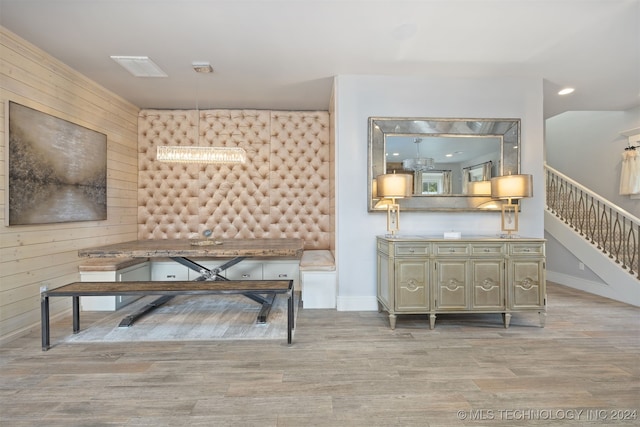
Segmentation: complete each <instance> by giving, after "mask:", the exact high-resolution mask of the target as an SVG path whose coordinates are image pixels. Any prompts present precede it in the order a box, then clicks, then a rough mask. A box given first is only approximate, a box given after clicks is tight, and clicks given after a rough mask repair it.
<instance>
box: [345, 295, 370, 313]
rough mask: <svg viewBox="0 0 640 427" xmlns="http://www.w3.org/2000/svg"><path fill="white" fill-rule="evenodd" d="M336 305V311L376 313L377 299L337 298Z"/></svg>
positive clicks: (366, 297) (367, 297)
mask: <svg viewBox="0 0 640 427" xmlns="http://www.w3.org/2000/svg"><path fill="white" fill-rule="evenodd" d="M337 303H338V305H337V309H338V311H378V298H376V297H375V296H360V297H343V296H339V297H338V301H337Z"/></svg>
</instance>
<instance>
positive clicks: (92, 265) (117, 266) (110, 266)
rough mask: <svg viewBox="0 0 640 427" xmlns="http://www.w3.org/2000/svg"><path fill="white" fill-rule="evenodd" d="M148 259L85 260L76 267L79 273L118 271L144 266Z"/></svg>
mask: <svg viewBox="0 0 640 427" xmlns="http://www.w3.org/2000/svg"><path fill="white" fill-rule="evenodd" d="M148 261H149V258H128V257H124V258H117V257H111V258H86V259H83V260H82V264H80V266H78V270H79V271H80V273H87V272H97V271H118V270H124V269H125V268H127V267H132V266H135V265H140V264H144V263H145V262H148Z"/></svg>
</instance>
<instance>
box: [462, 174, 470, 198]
mask: <svg viewBox="0 0 640 427" xmlns="http://www.w3.org/2000/svg"><path fill="white" fill-rule="evenodd" d="M468 187H469V168H462V194H467V193H468V192H469V189H468Z"/></svg>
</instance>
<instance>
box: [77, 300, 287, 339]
mask: <svg viewBox="0 0 640 427" xmlns="http://www.w3.org/2000/svg"><path fill="white" fill-rule="evenodd" d="M156 298H157V297H155V296H153V297H151V296H150V297H144V298H141V299H139V300H137V301H135V302H133V303H132V304H129V305H127V306H126V307H123V308H122V309H120V310H118V311H116V312H113V313H110V314H109V315H107V316H105V317H104V318H102V319H101V320H99V321H96V322H94V323H91V324H89V323H86V322H85V323H83V319H82V313H80V328H81V330H80V332H79V333H77V334H74V335H71V336H69V337H68V338H67V339H66V340H65V342H67V343H86V342H129V341H131V342H134V341H136V342H140V341H216V340H265V339H275V340H286V339H287V297H286V296H284V295H277V296H276V300H275V302H274V304H273V306H272V308H271V312H270V313H269V316H268V318H267V322H266V323H257V321H256V318H257V316H258V312H259V311H260V307H261V306H260V305H259V304H258V303H256V302H254V301H252V300H250V299H248V298H246V297H244V296H242V295H224V296H221V295H205V296H188V295H181V296H176V297H174V298H173V299H171V300H170V301H169V302H167V303H165V304H164V305H162V306H160V307H158V308H156V309H155V310H154V311H153V312H151V313H149V314H147V315H145V316H144V317H142V318H140V319H138V320H137V321H136V322H135V323H134V324H133V325H132V326H130V327H119V326H118V325H119V323H120V321H121V320H122V319H123V318H124V317H126V316H127V315H129V314H132V313H134V312H135V311H137V310H138V309H139V308H141V307H143V306H145V305H147V304H148V303H150V302H152V301H154V300H155V299H156ZM295 302H296V304H294V306H295V307H297V299H296V300H295ZM297 311H298V310H297V308H296V309H295V310H294V312H295V315H294V317H295V316H297Z"/></svg>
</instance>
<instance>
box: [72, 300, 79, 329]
mask: <svg viewBox="0 0 640 427" xmlns="http://www.w3.org/2000/svg"><path fill="white" fill-rule="evenodd" d="M71 298H72V300H73V301H72V304H73V333H74V334H77V333H78V332H80V297H71Z"/></svg>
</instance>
